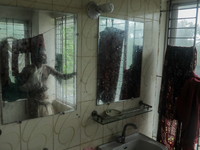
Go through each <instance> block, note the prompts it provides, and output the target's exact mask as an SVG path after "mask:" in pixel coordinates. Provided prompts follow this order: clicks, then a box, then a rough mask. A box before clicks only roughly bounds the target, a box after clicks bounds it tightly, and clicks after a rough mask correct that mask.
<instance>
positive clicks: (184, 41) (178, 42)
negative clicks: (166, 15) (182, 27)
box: [169, 39, 194, 47]
mask: <svg viewBox="0 0 200 150" xmlns="http://www.w3.org/2000/svg"><path fill="white" fill-rule="evenodd" d="M169 43H170V45H172V46H186V47H190V46H193V45H194V40H193V39H169Z"/></svg>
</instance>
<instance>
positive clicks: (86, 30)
mask: <svg viewBox="0 0 200 150" xmlns="http://www.w3.org/2000/svg"><path fill="white" fill-rule="evenodd" d="M95 1H96V2H97V3H99V4H102V3H106V2H112V3H113V4H114V6H115V9H114V12H113V13H110V14H105V15H104V16H109V17H115V18H121V19H129V20H141V21H144V23H145V30H144V51H143V59H142V61H143V63H142V83H141V97H140V98H137V99H135V100H129V101H125V102H118V103H112V104H110V105H102V106H96V78H97V76H96V72H97V31H98V20H92V19H90V18H89V17H88V16H87V14H86V5H87V3H88V2H89V0H1V1H0V4H3V5H12V6H19V7H28V8H37V9H46V10H53V11H61V12H70V13H76V14H78V33H79V36H78V71H77V76H78V82H77V84H78V86H77V94H78V95H77V102H78V103H77V110H76V111H74V112H71V113H66V114H65V115H55V116H50V117H44V118H38V119H32V120H28V121H23V122H22V123H21V124H17V123H14V124H8V125H0V129H1V130H2V135H1V136H0V150H42V149H43V148H45V147H46V148H48V149H49V150H63V149H67V150H82V149H83V148H85V147H89V146H94V147H96V146H98V145H101V144H103V143H106V142H108V141H111V140H113V139H114V136H116V135H117V134H121V131H122V129H123V126H124V125H125V124H126V123H128V122H132V123H135V124H137V125H138V126H139V131H140V132H142V133H144V134H146V135H148V136H150V137H151V136H152V126H153V113H148V114H143V115H140V116H137V117H133V118H129V119H126V120H122V121H118V122H114V123H110V124H108V125H104V126H102V125H100V124H97V123H96V122H94V121H93V120H92V119H91V112H92V111H93V110H97V111H98V112H99V113H101V112H103V111H104V110H105V109H107V108H116V109H119V110H124V109H128V108H131V107H134V106H136V105H137V104H138V101H139V100H143V101H144V102H146V103H148V104H151V105H153V104H154V100H155V92H156V89H155V87H156V86H155V85H156V71H157V63H158V61H157V59H158V56H157V55H158V49H159V48H158V47H160V46H159V42H158V41H159V40H158V39H159V28H160V27H159V17H160V0H95ZM133 132H134V130H133V129H131V128H129V134H130V133H133Z"/></svg>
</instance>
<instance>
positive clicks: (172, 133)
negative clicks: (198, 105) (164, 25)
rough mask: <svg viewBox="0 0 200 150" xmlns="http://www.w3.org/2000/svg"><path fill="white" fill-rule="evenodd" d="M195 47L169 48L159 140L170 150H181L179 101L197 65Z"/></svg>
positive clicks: (164, 76) (161, 98)
mask: <svg viewBox="0 0 200 150" xmlns="http://www.w3.org/2000/svg"><path fill="white" fill-rule="evenodd" d="M195 52H196V49H195V48H194V47H175V46H167V50H166V54H165V61H164V66H163V75H162V84H161V91H160V100H159V124H158V134H157V140H158V141H159V142H161V143H162V144H164V145H165V146H166V147H167V149H168V150H180V137H181V123H180V121H179V117H178V115H177V107H176V103H177V99H178V96H179V94H180V92H181V90H182V87H183V85H184V83H185V81H186V80H187V79H189V78H190V77H191V76H192V72H193V70H194V64H195Z"/></svg>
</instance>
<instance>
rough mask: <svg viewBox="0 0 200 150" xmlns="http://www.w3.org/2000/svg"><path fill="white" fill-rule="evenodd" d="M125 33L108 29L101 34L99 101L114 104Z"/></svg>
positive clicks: (115, 29) (98, 81)
mask: <svg viewBox="0 0 200 150" xmlns="http://www.w3.org/2000/svg"><path fill="white" fill-rule="evenodd" d="M124 37H125V31H123V30H120V29H117V28H113V27H107V28H105V29H104V30H103V31H102V32H101V33H100V41H99V43H100V44H99V50H98V75H100V76H98V79H97V83H98V92H97V99H98V100H101V101H103V102H104V103H107V102H114V100H115V95H116V90H117V83H118V76H119V70H120V62H121V55H122V48H123V40H124Z"/></svg>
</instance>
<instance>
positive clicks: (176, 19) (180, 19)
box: [169, 17, 196, 20]
mask: <svg viewBox="0 0 200 150" xmlns="http://www.w3.org/2000/svg"><path fill="white" fill-rule="evenodd" d="M181 19H196V17H188V18H170V19H169V20H181Z"/></svg>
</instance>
